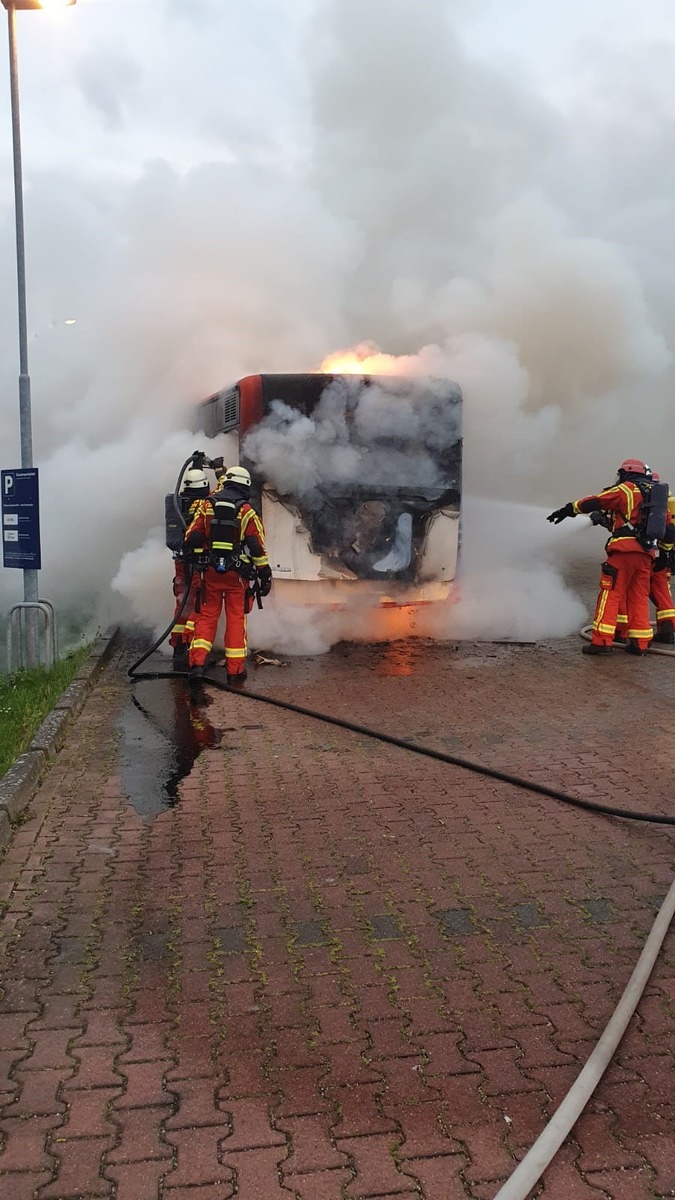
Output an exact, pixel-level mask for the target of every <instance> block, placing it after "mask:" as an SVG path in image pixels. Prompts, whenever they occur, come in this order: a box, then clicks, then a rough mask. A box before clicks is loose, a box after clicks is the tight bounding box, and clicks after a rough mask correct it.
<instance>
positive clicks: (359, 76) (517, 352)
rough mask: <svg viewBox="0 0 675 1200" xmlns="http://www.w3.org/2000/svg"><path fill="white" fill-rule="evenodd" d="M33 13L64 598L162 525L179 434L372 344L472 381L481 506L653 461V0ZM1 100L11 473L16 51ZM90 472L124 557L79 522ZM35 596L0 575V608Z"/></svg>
mask: <svg viewBox="0 0 675 1200" xmlns="http://www.w3.org/2000/svg"><path fill="white" fill-rule="evenodd" d="M17 26H18V29H19V65H20V80H21V104H22V134H23V159H24V181H25V202H26V239H27V262H28V309H29V333H30V340H29V350H30V371H31V378H32V384H33V426H34V440H35V452H36V459H37V461H39V463H40V466H41V485H42V489H43V496H45V497H46V498H47V500H46V503H45V504H44V506H43V508H44V513H43V541H44V542H45V545H46V547H47V551H46V566H45V586H46V587H49V588H50V589H51V591H52V592H53V593H54V594H55V595H56V596H57V598H59V597H62V598H64V599H70V598H72V596H73V595H74V594H76V593H79V594H80V595H81V596H84V597H86V603H87V604H93V603H94V598H95V597H96V596H101V595H104V594H105V595H107V594H108V592H109V587H110V581H111V579H112V578H113V577H114V575H115V573H116V571H117V568H118V566H119V563H120V560H121V558H122V557H123V556H124V554H125V553H128V552H131V551H133V549H134V548H136V547H139V546H141V545H143V544H144V539H146V538H147V537H148V536H150V535H151V531H152V528H153V525H154V524H156V521H155V520H154V513H155V510H156V509H157V508H159V510H160V511H161V505H159V506H157V504H156V501H157V495H158V494H161V493H162V492H163V491H164V490H166V489H167V488H168V487H170V486H171V485H172V483H173V474H174V473H175V467H176V462H177V460H178V461H181V460H182V458H183V457H184V456H185V454H186V453H188V452H189V450H190V449H191V448H192V444H193V434H192V433H190V431H189V428H188V426H189V423H190V419H191V406H192V404H193V403H194V402H195V401H197V400H199V399H201V398H202V397H204V396H205V395H208V394H209V393H210V392H211V391H213V390H215V389H216V388H218V387H220V386H222V385H224V384H226V383H229V382H230V381H232V380H234V379H236V378H238V377H239V376H241V375H242V374H245V373H247V372H250V371H257V370H281V371H283V370H307V369H312V368H316V367H318V366H319V365H320V363H321V362H322V360H323V359H324V357H325V356H326V355H328V354H330V353H331V352H332V351H336V350H341V349H344V348H346V347H349V346H354V345H358V344H360V343H363V342H367V343H370V344H373V345H375V346H376V347H378V348H379V349H380V350H382V351H383V352H384V353H386V354H390V355H406V356H408V359H409V360H410V361H413V362H414V360H415V359H416V357H417V356H419V363H420V370H422V369H428V368H429V367H430V366H431V367H432V368H433V370H434V371H436V372H441V373H445V374H448V375H450V376H451V377H454V378H457V379H458V380H459V382H460V383H461V384H462V387H463V388H464V392H465V418H466V445H465V451H466V465H467V479H468V486H469V487H470V488H471V490H472V491H474V492H475V493H476V494H479V495H488V496H494V497H495V498H496V499H498V500H501V501H503V502H504V503H509V504H514V503H518V502H523V503H525V504H530V505H531V504H535V505H549V506H550V507H555V506H557V505H558V504H560V503H563V502H564V501H565V500H567V499H568V498H569V493H570V492H571V493H572V495H574V494H575V493H576V494H584V493H585V492H586V491H588V490H589V489H590V488H591V487H593V486H599V485H600V484H602V483H605V482H607V481H608V479H609V478H610V477H611V475H612V474H613V471H614V470H615V467H616V463H617V462H618V461H620V460H621V459H622V458H623V457H626V456H628V455H631V456H632V455H635V454H638V455H642V456H643V457H645V458H647V459H648V460H649V459H650V458H651V459H653V460H656V459H657V458H658V459H659V462H658V463H657V464H656V465H657V467H658V468H659V469H661V472H662V474H667V471H668V465H667V462H666V463H665V470H664V463H663V458H664V454H665V456H666V457H667V456H668V455H670V456H671V457H675V435H674V434H673V432H672V421H671V418H670V405H671V396H672V390H673V383H674V382H675V379H674V374H673V350H674V348H675V315H674V314H675V306H674V305H673V282H672V281H673V279H674V278H675V261H674V260H675V245H674V242H675V239H673V237H672V228H673V205H672V197H673V194H675V93H673V89H672V78H673V76H674V73H675V10H673V8H672V5H670V4H669V3H666V0H642V3H641V4H640V6H639V9H638V8H636V6H635V5H634V4H633V3H628V2H627V0H616V2H615V3H610V2H609V0H593V3H592V4H588V3H587V2H586V3H582V0H566V2H565V3H564V4H562V3H557V4H556V3H548V4H542V3H536V2H535V0H510V2H509V4H508V5H504V4H503V3H500V2H499V0H419V2H418V3H416V4H415V5H411V4H410V2H409V0H367V3H364V0H293V3H292V4H289V3H288V2H287V0H228V3H227V4H224V3H223V2H222V0H189V3H188V2H187V0H78V3H77V5H76V6H75V7H71V8H68V9H65V10H63V11H61V12H49V13H47V12H28V13H20V14H18V17H17ZM3 92H4V95H5V102H4V104H3V103H2V102H1V101H0V129H3V130H4V136H3V137H2V138H1V139H0V261H1V262H2V265H3V271H2V273H1V275H0V444H2V459H3V462H2V465H3V466H12V465H14V462H13V460H14V458H15V456H16V453H17V450H15V449H13V447H16V448H17V449H18V420H17V409H18V403H17V384H16V374H17V334H16V291H15V279H14V270H15V262H14V228H13V209H12V204H13V195H12V166H11V143H10V122H9V85H8V78H7V65H6V56H4V57H3V59H2V60H1V61H0V97H1V96H2V94H3ZM66 320H75V322H76V323H75V324H68V325H66V323H65V322H66ZM636 411H639V413H640V418H641V420H640V426H639V430H636V423H635V413H636ZM666 452H667V453H666ZM83 491H86V492H87V494H88V495H89V496H91V495H94V496H95V499H94V500H92V501H90V502H89V507H90V512H91V516H92V520H91V524H92V526H96V527H97V528H98V530H99V542H102V544H104V545H105V548H106V557H103V554H102V551H101V549H100V547H99V548H98V549H97V548H96V547H94V546H93V545H92V547H91V550H90V552H88V553H86V554H85V555H83V554H82V547H81V544H78V543H77V542H76V543H75V544H71V539H69V537H68V535H67V530H68V529H69V528H72V526H73V524H77V522H78V518H79V514H80V512H81V507H82V501H81V496H82V492H83ZM111 496H112V497H113V499H111ZM139 514H140V515H139ZM160 519H161V518H160ZM64 531H66V532H64ZM101 531H102V534H101ZM85 541H86V538H85ZM8 576H12V578H11V579H8ZM18 584H19V578H18V573H13V572H8V571H6V572H4V573H1V574H0V595H1V596H2V597H3V598H4V597H5V596H6V595H8V594H10V593H11V594H13V593H15V592H16V591H17V587H18Z"/></svg>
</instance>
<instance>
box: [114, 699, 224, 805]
mask: <svg viewBox="0 0 675 1200" xmlns="http://www.w3.org/2000/svg"><path fill="white" fill-rule="evenodd" d="M211 703H212V700H211V699H210V698H209V697H208V696H206V695H204V694H199V695H198V696H196V697H195V696H193V695H191V693H190V689H189V688H188V687H187V686H186V684H185V681H184V680H182V679H159V680H146V681H140V682H139V683H137V684H136V685H135V686H134V689H133V694H132V696H131V698H130V700H129V703H128V704H127V706H126V708H125V709H124V712H123V713H122V715H121V717H120V721H119V730H120V748H119V759H120V776H121V780H122V790H123V792H124V793H125V794H126V795H127V796H128V798H129V801H130V802H131V804H132V805H133V807H134V808H135V810H136V812H137V813H138V814H139V816H141V817H144V818H145V819H146V820H150V819H151V818H152V817H156V816H158V815H159V814H160V813H162V812H165V811H166V809H167V808H171V807H172V806H173V805H174V804H175V803H176V800H177V798H178V786H179V784H180V782H181V780H182V779H185V778H186V777H187V776H188V775H189V774H190V771H191V770H192V767H193V766H194V763H195V761H196V760H197V758H198V757H199V755H200V754H201V753H202V751H203V750H207V749H211V748H213V747H215V746H219V745H220V742H221V738H222V730H221V729H217V728H215V727H214V726H213V725H212V724H211V722H210V721H209V719H208V715H207V710H208V706H209V705H210V704H211Z"/></svg>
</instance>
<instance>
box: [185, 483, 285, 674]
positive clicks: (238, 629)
mask: <svg viewBox="0 0 675 1200" xmlns="http://www.w3.org/2000/svg"><path fill="white" fill-rule="evenodd" d="M250 494H251V476H250V475H249V473H248V471H247V470H246V468H245V467H229V468H228V469H227V471H226V472H225V474H224V476H223V477H222V480H221V484H220V487H219V489H218V491H216V492H213V493H212V495H211V496H210V497H209V498H208V500H206V501H204V502H203V503H202V504H200V505H199V508H198V510H197V512H196V513H195V516H194V519H193V521H192V522H191V524H190V525H189V527H188V529H187V530H186V534H185V545H186V548H187V549H188V550H189V551H190V552H191V553H192V554H193V555H194V556H195V558H196V559H197V560H199V559H200V557H201V561H202V563H204V564H205V565H204V566H203V567H201V568H200V576H201V590H200V595H199V599H198V601H197V605H196V607H195V615H194V636H193V638H192V641H191V643H190V654H189V665H190V679H191V681H192V682H198V681H199V680H200V679H201V678H203V675H204V670H205V666H206V660H207V658H208V655H209V652H210V650H211V649H212V646H213V639H214V638H215V635H216V629H217V627H218V619H219V617H220V613H221V609H222V607H223V605H224V607H225V665H226V668H227V679H228V682H229V683H243V681H244V680H245V679H246V655H247V652H248V648H247V644H246V618H247V615H248V613H249V612H250V611H251V608H252V607H253V599H254V594H255V593H254V588H253V586H251V585H252V584H254V583H255V584H256V585H257V587H258V588H259V590H260V594H261V595H262V596H267V595H268V594H269V592H270V590H271V587H272V571H271V568H270V565H269V562H268V560H267V554H266V552H265V534H264V530H263V526H262V522H261V520H260V517H259V516H258V514H257V513H256V511H255V509H254V508H253V507H252V506H251V505H250V504H249V502H248V501H249V496H250Z"/></svg>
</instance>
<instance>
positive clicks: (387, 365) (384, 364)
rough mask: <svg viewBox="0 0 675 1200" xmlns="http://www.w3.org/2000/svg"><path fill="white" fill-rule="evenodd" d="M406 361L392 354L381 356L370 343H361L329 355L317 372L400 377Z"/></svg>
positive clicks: (376, 348)
mask: <svg viewBox="0 0 675 1200" xmlns="http://www.w3.org/2000/svg"><path fill="white" fill-rule="evenodd" d="M406 361H407V360H406V359H405V358H397V357H396V356H395V355H394V354H383V353H382V352H381V351H380V350H379V349H378V347H377V346H374V345H373V344H372V343H370V342H361V343H360V344H359V345H358V346H353V347H352V348H351V349H349V350H338V351H336V352H335V353H334V354H329V355H328V357H327V358H324V360H323V362H322V363H321V366H320V367H319V371H320V372H321V374H328V375H402V374H404V373H405V372H404V370H402V365H403V364H404V363H405V362H406Z"/></svg>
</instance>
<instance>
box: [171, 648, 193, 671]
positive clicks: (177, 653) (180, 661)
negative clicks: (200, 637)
mask: <svg viewBox="0 0 675 1200" xmlns="http://www.w3.org/2000/svg"><path fill="white" fill-rule="evenodd" d="M188 649H189V647H188V645H187V642H178V643H177V644H176V645H175V646H174V648H173V669H174V671H187V666H188Z"/></svg>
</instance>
